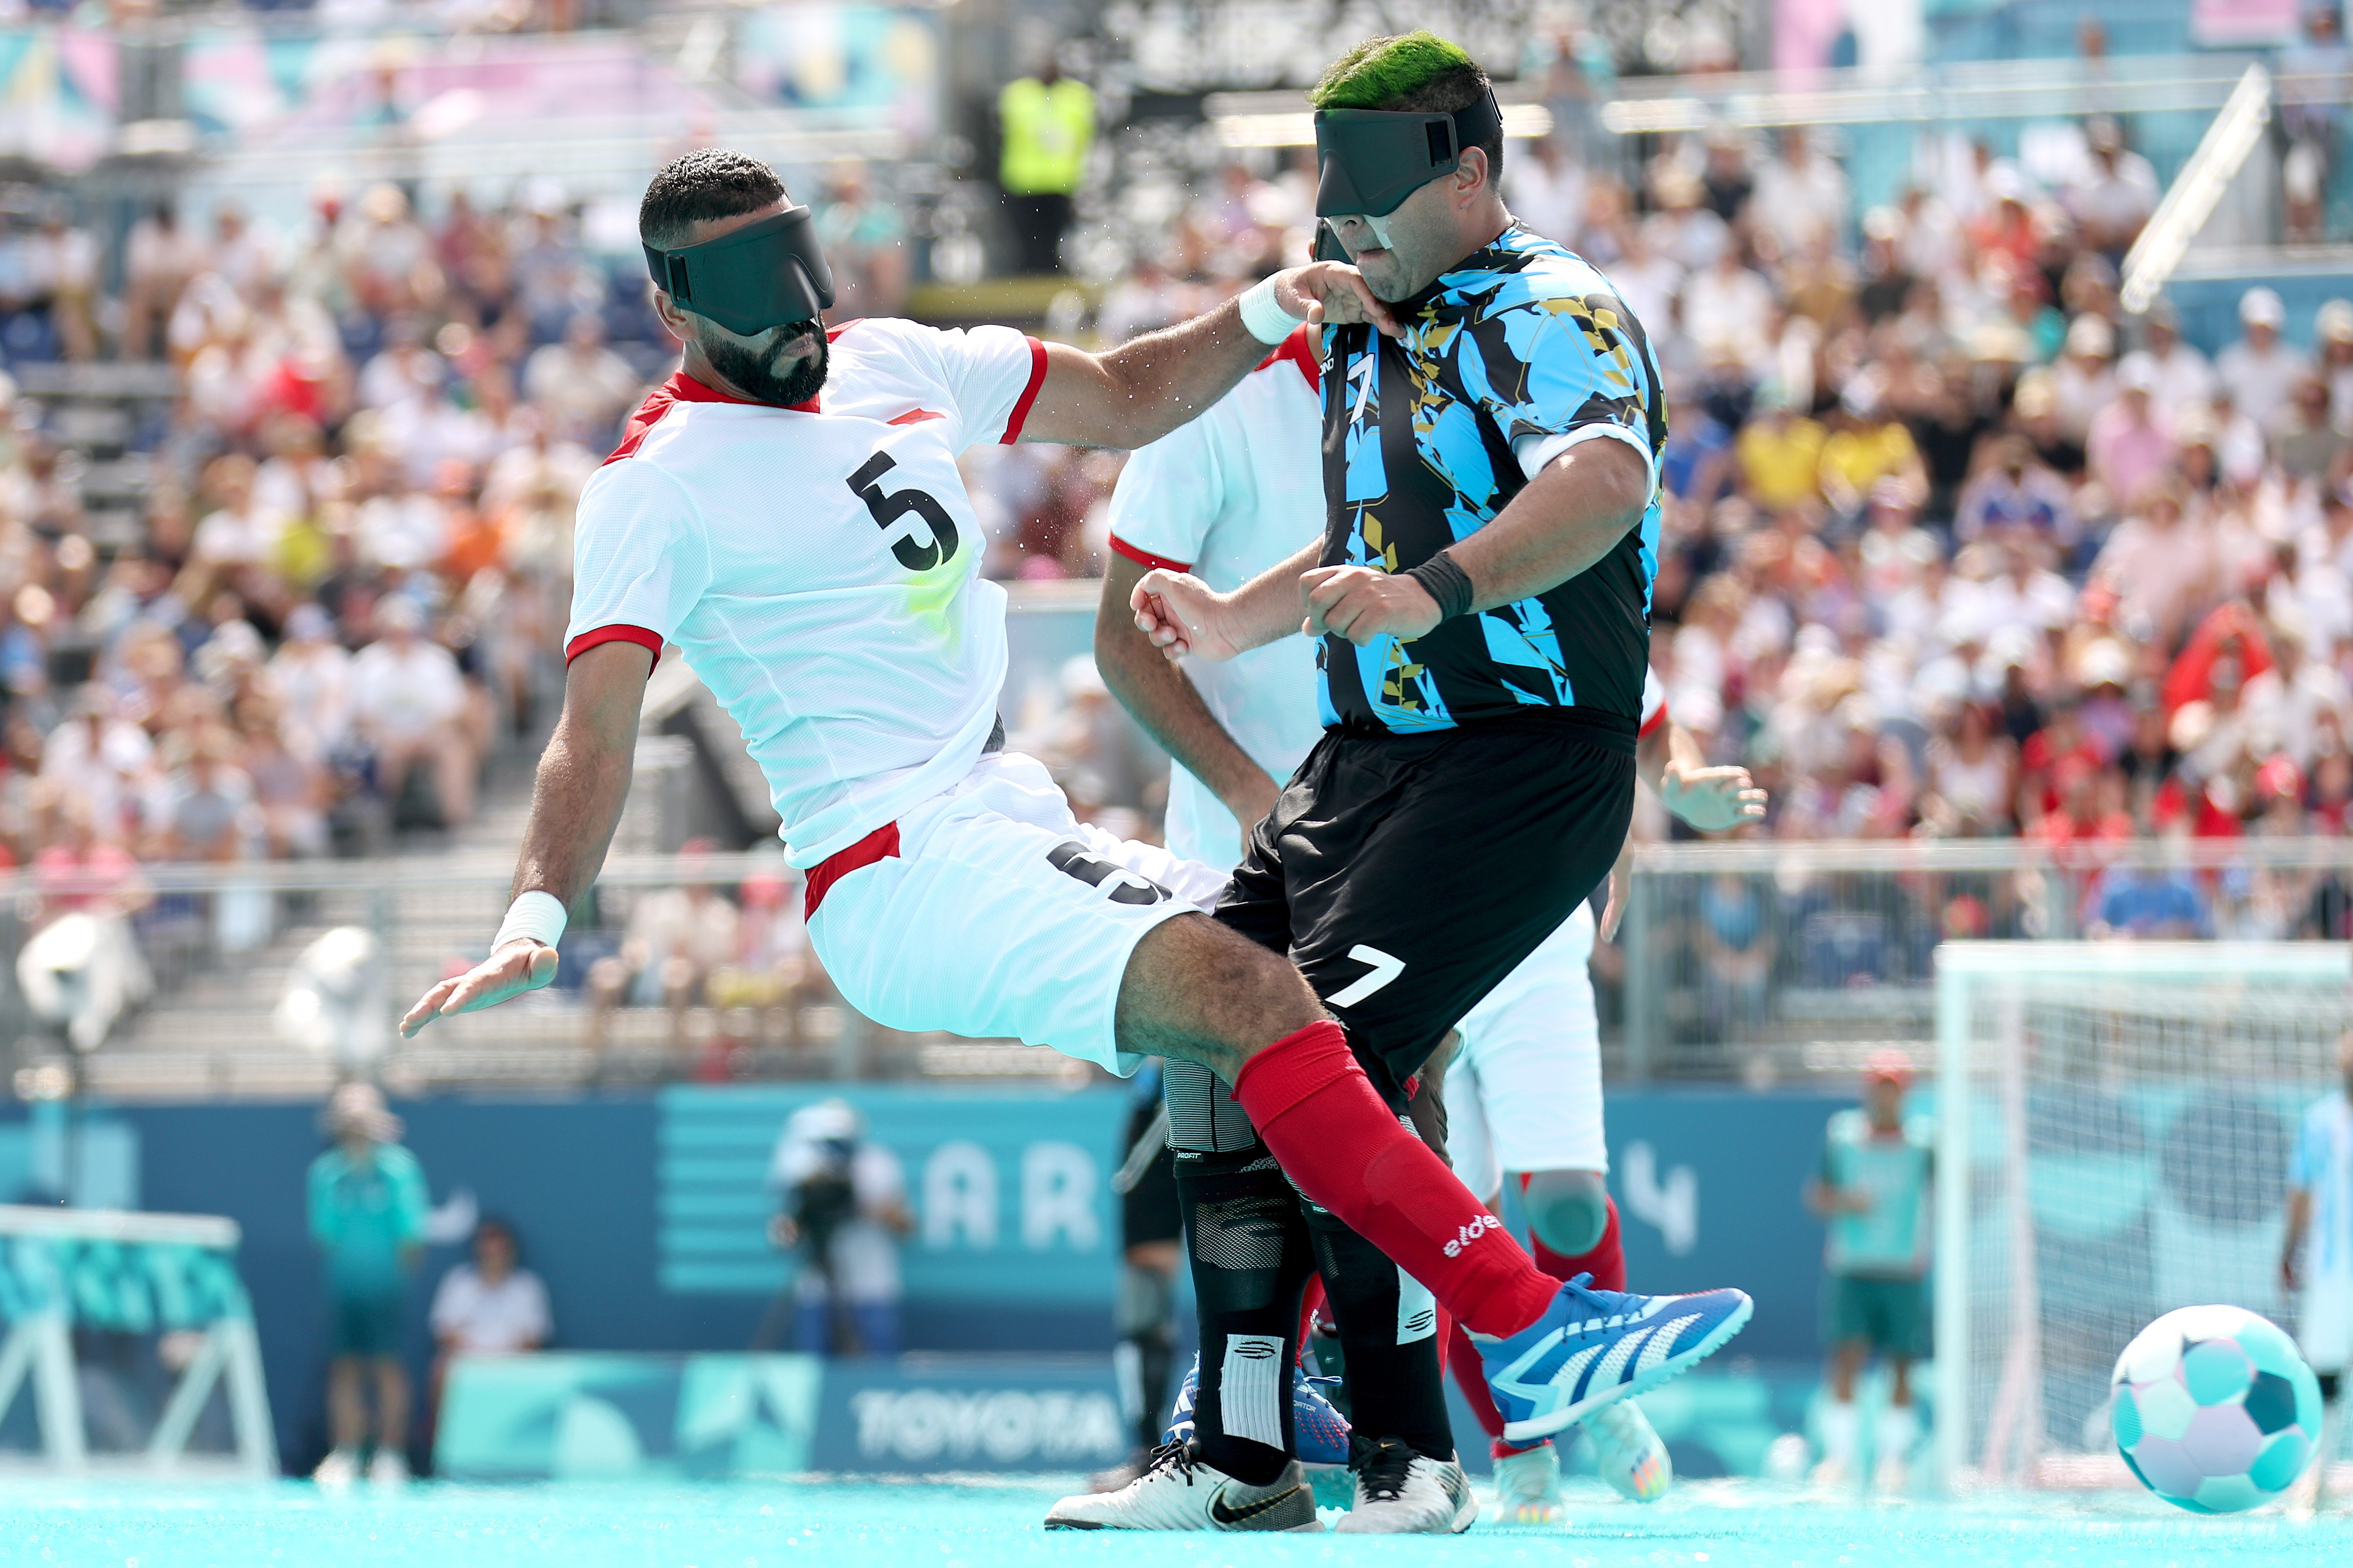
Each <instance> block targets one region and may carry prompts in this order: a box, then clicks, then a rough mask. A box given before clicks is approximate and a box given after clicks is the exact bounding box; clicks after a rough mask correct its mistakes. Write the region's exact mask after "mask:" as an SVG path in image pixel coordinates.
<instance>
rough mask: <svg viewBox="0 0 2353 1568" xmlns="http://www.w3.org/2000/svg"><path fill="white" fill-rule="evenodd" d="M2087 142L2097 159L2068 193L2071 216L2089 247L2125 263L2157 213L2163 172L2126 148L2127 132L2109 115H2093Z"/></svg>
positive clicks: (2092, 160) (2068, 211) (2087, 133)
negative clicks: (2158, 171)
mask: <svg viewBox="0 0 2353 1568" xmlns="http://www.w3.org/2000/svg"><path fill="white" fill-rule="evenodd" d="M2084 142H2085V143H2086V144H2087V146H2088V149H2089V151H2090V153H2091V162H2090V163H2089V165H2088V166H2087V167H2086V169H2085V170H2084V174H2083V176H2082V177H2081V178H2080V179H2079V180H2077V181H2076V182H2075V183H2074V184H2072V185H2070V186H2069V187H2068V189H2067V191H2066V192H2065V205H2066V208H2067V216H2070V217H2072V218H2073V219H2074V220H2075V227H2076V230H2077V232H2078V233H2079V234H2080V235H2081V236H2082V237H2083V240H2084V244H2085V245H2087V246H2089V247H2091V248H2092V249H2094V250H2096V251H2098V252H2100V253H2101V254H2102V255H2104V256H2105V257H2106V258H2108V259H2109V260H2111V261H2115V262H2118V263H2121V262H2122V261H2123V260H2124V255H2125V252H2126V251H2127V250H2129V249H2130V248H2132V242H2133V241H2134V240H2135V239H2137V238H2138V237H2140V231H2141V228H2142V226H2144V225H2146V224H2147V222H2148V220H2149V216H2150V215H2151V214H2153V213H2155V212H2156V211H2157V202H2158V194H2159V193H2158V185H2157V171H2156V169H2154V168H2153V167H2151V166H2150V164H2149V161H2148V160H2147V159H2146V158H2144V157H2142V156H2141V155H2140V154H2139V153H2135V152H2132V151H2131V150H2129V149H2128V148H2126V146H2125V138H2124V132H2123V130H2122V129H2121V128H2120V127H2118V125H2117V124H2116V121H2115V120H2113V119H2111V118H2110V117H2109V116H2107V115H2105V114H2100V115H2094V116H2093V118H2092V121H2091V123H2089V124H2088V125H2086V126H2084Z"/></svg>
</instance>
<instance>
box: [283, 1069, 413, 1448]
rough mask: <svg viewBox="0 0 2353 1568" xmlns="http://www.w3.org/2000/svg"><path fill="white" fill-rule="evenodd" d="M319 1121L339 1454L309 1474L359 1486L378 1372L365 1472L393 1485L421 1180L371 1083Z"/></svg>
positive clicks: (318, 1167) (315, 1201) (403, 1415)
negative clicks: (369, 1396)
mask: <svg viewBox="0 0 2353 1568" xmlns="http://www.w3.org/2000/svg"><path fill="white" fill-rule="evenodd" d="M322 1123H323V1125H324V1128H325V1131H326V1133H327V1136H328V1137H330V1138H331V1139H332V1140H333V1141H334V1142H333V1146H332V1147H331V1148H329V1149H328V1150H327V1152H324V1153H322V1154H321V1155H320V1156H319V1157H318V1158H317V1159H316V1160H314V1161H312V1162H311V1176H310V1208H311V1239H312V1240H313V1241H315V1242H316V1243H318V1246H319V1249H320V1251H321V1252H322V1254H324V1255H325V1258H326V1266H327V1298H328V1355H329V1357H330V1359H329V1362H328V1364H327V1422H328V1427H329V1431H330V1434H331V1436H332V1439H333V1442H334V1447H333V1449H332V1451H331V1452H330V1453H329V1454H328V1455H327V1457H326V1458H325V1459H323V1460H322V1461H321V1462H320V1465H319V1468H318V1469H317V1470H315V1471H314V1472H312V1474H313V1477H314V1479H317V1480H318V1482H319V1483H320V1484H321V1485H322V1486H348V1485H350V1484H351V1483H352V1482H353V1481H354V1480H356V1479H359V1477H360V1475H361V1473H362V1472H361V1462H360V1461H361V1451H362V1449H363V1448H364V1447H365V1445H366V1443H367V1437H368V1420H367V1403H366V1389H365V1384H366V1383H367V1381H368V1374H369V1373H374V1374H375V1404H376V1408H375V1415H376V1428H375V1431H376V1436H375V1457H374V1458H372V1459H371V1460H369V1462H368V1464H367V1468H366V1475H367V1477H368V1479H370V1480H372V1481H375V1482H376V1483H378V1484H380V1485H387V1484H388V1485H394V1486H396V1485H398V1484H399V1483H401V1482H402V1481H404V1480H406V1479H407V1478H408V1460H407V1456H406V1445H407V1441H408V1411H409V1387H408V1373H407V1372H406V1370H405V1369H404V1368H403V1367H402V1366H401V1363H400V1341H401V1330H402V1326H403V1325H402V1317H403V1313H404V1310H405V1309H406V1303H407V1296H408V1279H409V1276H410V1275H412V1274H414V1273H415V1272H416V1270H417V1258H419V1257H420V1256H421V1255H422V1253H423V1250H424V1246H425V1215H426V1207H427V1198H426V1191H425V1173H424V1171H423V1170H422V1169H421V1168H419V1167H418V1165H417V1157H416V1156H415V1155H413V1154H411V1153H410V1152H408V1151H407V1150H406V1149H404V1148H402V1147H401V1146H400V1133H401V1126H400V1119H399V1118H398V1117H396V1116H395V1115H393V1114H392V1112H391V1111H390V1110H388V1109H386V1107H385V1102H384V1095H383V1093H382V1091H380V1090H379V1089H376V1087H375V1085H374V1084H369V1083H347V1084H344V1085H343V1087H342V1088H340V1089H336V1090H335V1092H334V1094H333V1095H332V1097H330V1098H329V1100H328V1101H327V1110H326V1113H325V1115H324V1116H323V1117H322Z"/></svg>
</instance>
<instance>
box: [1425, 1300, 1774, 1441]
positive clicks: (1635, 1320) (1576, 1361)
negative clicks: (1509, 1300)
mask: <svg viewBox="0 0 2353 1568" xmlns="http://www.w3.org/2000/svg"><path fill="white" fill-rule="evenodd" d="M1592 1279H1593V1276H1592V1275H1590V1274H1580V1275H1578V1276H1577V1278H1576V1279H1571V1280H1569V1281H1568V1282H1567V1284H1565V1285H1563V1286H1562V1287H1561V1288H1560V1291H1559V1293H1558V1294H1557V1295H1556V1296H1554V1297H1553V1300H1552V1305H1551V1306H1550V1307H1548V1308H1546V1310H1545V1314H1544V1316H1543V1317H1541V1318H1538V1319H1537V1320H1536V1321H1535V1322H1533V1323H1530V1324H1529V1325H1528V1326H1527V1327H1526V1328H1525V1329H1522V1330H1521V1331H1519V1332H1518V1333H1516V1334H1513V1335H1511V1336H1510V1337H1508V1338H1505V1339H1500V1340H1496V1339H1489V1338H1487V1337H1486V1336H1485V1335H1483V1334H1472V1336H1471V1338H1472V1342H1473V1343H1475V1344H1477V1345H1478V1347H1479V1358H1480V1360H1481V1361H1482V1362H1484V1363H1486V1367H1487V1386H1488V1388H1489V1389H1490V1390H1492V1391H1493V1394H1494V1395H1495V1408H1496V1409H1497V1410H1499V1411H1501V1412H1502V1413H1503V1416H1504V1440H1505V1441H1506V1442H1512V1443H1527V1442H1533V1441H1535V1439H1536V1438H1538V1437H1549V1436H1552V1435H1553V1434H1554V1433H1556V1432H1558V1431H1560V1430H1561V1429H1562V1428H1564V1427H1567V1426H1574V1425H1575V1424H1576V1423H1577V1422H1579V1421H1582V1420H1583V1419H1585V1417H1586V1416H1588V1415H1591V1414H1592V1413H1593V1412H1594V1411H1596V1410H1599V1409H1600V1408H1601V1407H1602V1406H1604V1405H1610V1404H1614V1403H1615V1402H1616V1401H1618V1400H1620V1399H1628V1398H1631V1397H1632V1396H1633V1395H1635V1394H1641V1393H1643V1392H1645V1391H1646V1390H1649V1389H1652V1388H1656V1387H1657V1386H1658V1385H1659V1384H1662V1383H1664V1382H1666V1381H1667V1380H1668V1379H1669V1378H1671V1377H1673V1376H1674V1375H1676V1374H1677V1373H1681V1372H1683V1371H1684V1370H1685V1369H1687V1368H1689V1367H1691V1366H1692V1365H1694V1363H1697V1362H1698V1361H1700V1359H1701V1358H1702V1357H1704V1356H1709V1355H1713V1354H1715V1352H1717V1351H1719V1350H1721V1349H1723V1348H1724V1346H1725V1342H1728V1341H1729V1340H1730V1339H1731V1338H1732V1336H1733V1335H1735V1334H1736V1333H1738V1332H1739V1331H1741V1329H1742V1328H1743V1327H1744V1326H1745V1325H1746V1323H1747V1321H1748V1314H1749V1312H1750V1311H1751V1310H1754V1303H1752V1302H1751V1301H1750V1300H1748V1297H1747V1295H1746V1292H1743V1291H1739V1290H1704V1291H1702V1292H1700V1293H1699V1294H1697V1295H1694V1296H1637V1295H1634V1294H1632V1293H1631V1292H1620V1291H1617V1290H1596V1289H1592V1288H1591V1281H1592Z"/></svg>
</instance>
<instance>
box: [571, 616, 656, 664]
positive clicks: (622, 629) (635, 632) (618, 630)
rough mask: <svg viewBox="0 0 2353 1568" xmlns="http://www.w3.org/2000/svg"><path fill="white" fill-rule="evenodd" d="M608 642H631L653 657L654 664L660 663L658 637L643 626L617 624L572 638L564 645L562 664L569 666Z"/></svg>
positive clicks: (600, 627)
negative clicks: (593, 648) (594, 648)
mask: <svg viewBox="0 0 2353 1568" xmlns="http://www.w3.org/2000/svg"><path fill="white" fill-rule="evenodd" d="M608 642H633V643H635V644H637V645H638V647H641V648H644V649H645V650H646V651H647V652H648V653H650V654H652V655H653V656H654V663H656V664H659V663H660V662H661V650H662V640H661V638H660V637H657V636H656V635H654V634H653V633H652V632H649V631H648V630H646V628H645V627H643V626H621V625H618V624H616V625H613V626H598V627H597V628H596V630H594V631H588V632H582V633H581V634H580V635H579V636H578V637H574V638H573V639H572V640H571V641H570V642H568V643H566V644H565V645H564V662H565V663H566V664H570V663H571V662H572V661H573V660H574V659H575V658H579V657H580V656H581V655H582V654H584V653H586V652H587V651H588V650H589V649H590V648H592V647H600V646H601V645H603V644H605V643H608Z"/></svg>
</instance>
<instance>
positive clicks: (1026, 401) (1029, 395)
mask: <svg viewBox="0 0 2353 1568" xmlns="http://www.w3.org/2000/svg"><path fill="white" fill-rule="evenodd" d="M1045 384H1046V345H1045V344H1044V343H1041V342H1039V341H1038V340H1037V339H1035V338H1031V339H1030V340H1029V385H1027V386H1025V387H1023V388H1022V389H1021V401H1020V402H1018V403H1017V404H1015V405H1013V414H1012V416H1011V417H1010V418H1008V419H1007V420H1006V421H1005V434H1004V435H1003V436H1002V437H999V440H1001V441H1002V442H1003V444H1004V445H1006V446H1008V447H1010V446H1011V445H1013V443H1014V442H1016V441H1018V440H1019V439H1021V426H1024V425H1026V424H1028V423H1029V405H1031V404H1033V403H1035V402H1037V401H1038V389H1039V387H1042V386H1044V385H1045Z"/></svg>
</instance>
